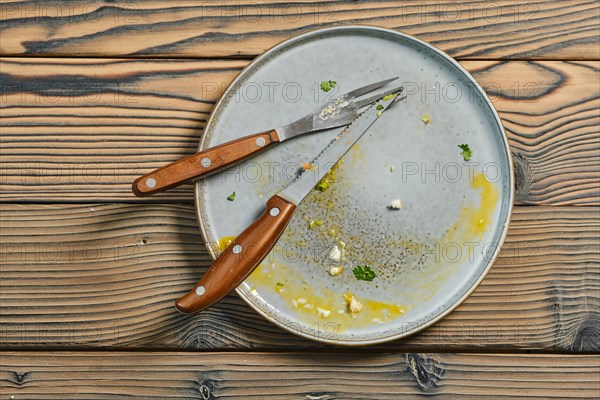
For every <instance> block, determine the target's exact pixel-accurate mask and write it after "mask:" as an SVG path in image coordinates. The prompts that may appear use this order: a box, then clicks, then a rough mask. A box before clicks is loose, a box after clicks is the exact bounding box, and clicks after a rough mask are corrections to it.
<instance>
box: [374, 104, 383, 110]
mask: <svg viewBox="0 0 600 400" xmlns="http://www.w3.org/2000/svg"><path fill="white" fill-rule="evenodd" d="M375 109H376V110H377V111H381V110H383V106H382V105H381V104H377V107H375Z"/></svg>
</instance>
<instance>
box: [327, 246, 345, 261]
mask: <svg viewBox="0 0 600 400" xmlns="http://www.w3.org/2000/svg"><path fill="white" fill-rule="evenodd" d="M341 258H342V251H341V250H340V248H339V247H338V246H337V244H335V245H333V248H332V249H331V251H330V252H329V259H330V260H333V261H340V259H341Z"/></svg>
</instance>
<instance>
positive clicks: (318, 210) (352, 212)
mask: <svg viewBox="0 0 600 400" xmlns="http://www.w3.org/2000/svg"><path fill="white" fill-rule="evenodd" d="M393 76H398V77H400V79H399V81H401V82H403V85H404V88H405V91H404V94H406V95H407V96H408V97H407V99H406V100H404V101H403V102H398V103H396V104H395V105H394V107H392V108H390V109H389V110H388V111H386V112H385V113H384V114H383V116H382V117H381V118H380V119H379V120H378V121H377V122H376V123H375V124H374V125H373V126H372V127H371V129H370V130H369V131H368V132H367V133H366V134H365V135H364V136H363V137H362V138H361V140H360V141H359V142H358V143H357V144H356V145H355V146H354V147H353V148H352V149H351V150H350V151H349V152H348V153H347V154H346V155H345V156H344V158H343V159H342V161H341V163H339V165H338V167H337V168H335V171H334V173H333V174H332V175H330V177H329V180H330V184H329V187H328V188H327V190H325V191H318V190H314V191H313V192H311V193H310V195H309V196H308V197H307V198H306V199H305V200H304V201H303V202H302V203H301V204H300V205H299V207H298V208H297V210H296V213H295V215H294V217H293V219H292V221H291V222H290V224H289V226H288V228H287V229H286V231H285V232H284V234H283V235H282V237H281V239H280V240H279V242H278V243H277V245H276V247H275V248H274V250H273V251H272V252H271V253H270V254H269V256H268V257H267V258H266V259H265V261H263V263H262V264H261V265H260V266H259V267H258V268H257V269H256V270H255V271H254V272H253V273H252V275H251V276H250V277H248V279H247V280H246V281H245V282H244V283H243V284H242V285H241V286H240V287H238V289H237V293H238V294H239V295H240V296H241V297H242V299H244V300H245V301H246V302H247V303H248V304H249V305H250V306H251V307H252V308H254V309H255V310H256V311H258V312H259V313H260V314H261V315H263V316H264V317H265V318H267V319H268V320H270V321H272V322H273V323H275V324H277V325H279V326H281V327H283V328H285V329H287V330H289V331H291V332H293V333H296V334H298V335H300V336H304V337H307V338H310V339H313V340H317V341H321V342H327V343H334V344H340V345H366V344H372V343H378V342H384V341H389V340H392V339H396V338H401V337H405V336H408V335H410V334H412V333H414V332H417V331H419V330H421V329H424V328H425V327H427V326H430V325H431V324H433V323H434V322H436V321H437V320H439V319H440V318H442V317H443V316H444V315H446V314H448V313H449V312H450V311H451V310H452V309H454V308H455V307H456V306H458V305H459V304H460V303H461V302H462V301H463V300H464V299H465V298H466V297H468V295H469V294H470V293H471V292H472V291H473V290H474V289H475V287H476V286H477V285H478V284H479V282H481V280H482V279H483V277H484V276H485V274H486V273H487V271H488V270H489V268H490V267H491V265H492V263H493V260H494V259H495V257H496V255H497V253H498V251H499V249H500V246H501V244H502V242H503V240H504V238H505V235H506V230H507V227H508V222H509V217H510V214H511V210H512V202H513V179H514V178H513V171H512V162H511V158H510V151H509V147H508V141H507V139H506V136H505V133H504V131H503V128H502V125H501V122H500V119H499V117H498V115H497V113H496V111H495V110H494V108H493V106H492V104H491V102H490V101H489V99H488V98H487V97H486V95H485V94H484V92H483V91H482V90H481V88H480V87H479V86H478V85H477V83H476V82H475V80H474V79H473V78H472V77H471V76H470V75H469V74H468V73H467V72H466V71H465V70H464V69H463V68H462V67H461V66H460V65H459V64H458V63H457V62H456V61H454V60H453V59H452V58H450V57H449V56H447V55H446V54H444V53H443V52H441V51H440V50H438V49H436V48H434V47H432V46H431V45H428V44H427V43H425V42H423V41H421V40H418V39H416V38H414V37H411V36H408V35H406V34H403V33H400V32H396V31H392V30H388V29H382V28H376V27H367V26H344V27H334V28H327V29H321V30H317V31H313V32H309V33H306V34H302V35H299V36H297V37H294V38H292V39H289V40H287V41H285V42H283V43H281V44H279V45H277V46H275V47H273V48H272V49H270V50H268V51H267V52H265V53H264V54H263V55H261V56H260V57H258V58H257V59H255V60H254V61H253V62H252V63H250V64H249V65H248V66H247V67H246V68H245V69H244V70H243V71H242V72H241V73H240V74H239V75H238V77H237V78H236V79H235V80H234V81H233V82H232V83H231V85H230V86H229V88H228V89H227V90H226V91H225V93H224V95H223V96H222V98H221V99H220V101H219V102H218V103H217V104H216V106H215V108H214V110H213V112H212V114H211V116H210V119H209V121H208V123H207V126H206V128H205V134H204V137H203V139H202V142H201V143H200V149H203V148H207V147H212V146H215V145H218V144H220V143H223V142H226V141H229V140H233V139H236V138H238V137H240V136H244V135H248V134H251V133H255V132H260V131H263V130H266V129H269V128H274V127H278V126H282V125H285V124H287V123H289V122H291V121H293V120H295V119H297V118H299V117H301V116H303V115H304V114H306V113H308V112H310V111H312V110H313V109H314V108H316V107H317V106H318V105H319V104H322V103H323V102H325V101H327V100H328V99H331V98H334V97H336V96H337V95H339V94H341V93H344V92H346V91H349V90H352V89H354V88H356V87H359V86H362V85H365V84H367V83H370V82H375V81H378V80H383V79H386V78H389V77H393ZM329 80H333V81H335V82H336V86H335V88H333V89H332V90H330V91H329V92H325V91H323V90H322V89H321V87H320V83H321V82H322V81H329ZM341 130H342V128H338V129H332V130H328V131H324V132H320V133H315V134H310V135H305V136H304V137H300V138H297V139H293V140H290V141H288V142H285V143H283V144H281V145H279V146H277V147H276V148H273V149H271V150H268V151H266V152H264V153H261V154H260V155H259V156H257V157H255V158H252V159H250V160H247V161H245V162H244V163H242V164H240V165H237V166H235V167H233V168H230V169H228V170H226V171H223V172H222V173H220V174H217V175H213V176H211V177H208V178H206V179H202V180H199V181H197V182H196V187H195V195H196V207H197V212H198V218H199V222H200V227H201V230H202V234H203V236H204V239H205V241H206V243H207V246H208V249H209V252H210V253H211V255H212V257H213V258H216V257H217V256H218V254H219V253H220V251H221V249H222V248H223V247H224V246H226V245H227V242H228V240H230V239H231V238H232V237H235V236H236V235H238V234H239V233H240V232H241V231H242V230H243V229H244V228H246V227H247V226H248V225H249V224H250V223H251V222H253V221H254V220H255V219H256V218H257V217H258V216H259V215H260V214H261V213H262V212H263V211H264V207H265V203H266V201H267V199H268V198H269V197H271V196H272V195H273V194H275V193H277V192H278V191H279V190H281V189H282V188H284V187H285V186H286V185H288V184H289V183H290V182H291V181H292V180H293V179H295V177H296V176H297V174H298V171H299V169H300V167H301V166H302V165H303V164H304V163H306V162H310V161H311V160H313V159H314V158H315V157H316V156H317V155H318V154H319V153H320V152H321V150H322V149H323V148H324V147H325V146H326V145H327V144H328V143H329V141H330V140H332V138H333V137H334V136H335V135H337V134H338V133H340V132H341ZM463 144H467V145H468V146H469V148H470V149H471V150H472V156H471V157H470V159H469V160H468V161H467V160H466V158H468V157H465V154H464V153H463V150H462V149H461V148H460V147H459V145H463ZM232 192H235V193H236V198H235V200H234V201H229V200H227V197H228V196H229V195H230V194H231V193H232ZM394 200H399V201H400V203H401V205H402V207H401V208H400V209H394V208H391V207H390V204H391V203H392V202H393V201H394ZM336 249H337V250H336ZM338 250H339V253H340V254H336V253H338ZM337 255H341V258H340V259H339V260H337ZM365 266H368V267H369V268H370V269H371V270H372V271H373V272H375V275H376V276H375V278H374V279H373V280H372V281H366V280H359V279H357V277H356V275H355V273H354V272H355V271H358V272H360V271H359V270H357V267H365ZM333 267H342V268H343V271H342V272H341V273H340V274H339V275H336V276H331V274H330V273H331V272H332V271H331V268H333ZM363 270H364V269H363ZM359 276H360V274H359Z"/></svg>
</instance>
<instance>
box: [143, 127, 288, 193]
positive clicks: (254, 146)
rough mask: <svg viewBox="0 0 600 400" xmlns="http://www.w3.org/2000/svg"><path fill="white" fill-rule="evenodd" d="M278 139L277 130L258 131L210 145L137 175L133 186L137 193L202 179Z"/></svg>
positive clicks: (168, 187) (156, 191) (266, 147)
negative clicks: (142, 174)
mask: <svg viewBox="0 0 600 400" xmlns="http://www.w3.org/2000/svg"><path fill="white" fill-rule="evenodd" d="M278 142H279V136H277V132H276V131H275V130H270V131H265V132H260V133H256V134H254V135H250V136H244V137H243V138H240V139H236V140H232V141H230V142H227V143H223V144H221V145H219V146H215V147H211V148H209V149H206V150H204V151H201V152H199V153H196V154H193V155H191V156H188V157H185V158H182V159H181V160H177V161H175V162H172V163H170V164H167V165H165V166H164V167H161V168H159V169H157V170H154V171H152V172H150V173H148V174H146V175H144V176H141V177H139V178H137V179H136V180H135V181H134V182H133V185H132V188H131V189H132V190H133V193H135V195H136V196H139V197H144V196H150V195H152V194H155V193H159V192H163V191H165V190H167V189H170V188H172V187H174V186H177V185H179V184H181V183H183V182H185V181H187V180H189V179H193V178H200V177H203V176H208V175H210V174H213V173H215V172H218V171H220V170H222V169H224V168H226V167H228V166H230V165H232V164H237V163H239V162H241V161H243V160H245V159H247V158H249V157H252V156H254V155H256V154H258V153H260V152H261V151H264V150H266V149H268V148H270V147H272V146H274V145H275V144H276V143H278Z"/></svg>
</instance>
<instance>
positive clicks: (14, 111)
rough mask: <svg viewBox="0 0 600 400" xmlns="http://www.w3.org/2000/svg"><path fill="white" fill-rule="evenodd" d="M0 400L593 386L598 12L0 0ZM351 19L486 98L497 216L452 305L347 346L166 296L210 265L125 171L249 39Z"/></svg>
mask: <svg viewBox="0 0 600 400" xmlns="http://www.w3.org/2000/svg"><path fill="white" fill-rule="evenodd" d="M0 19H1V22H0V24H1V25H0V35H1V36H0V52H1V54H2V56H3V59H2V64H1V66H0V68H1V71H0V72H1V74H0V76H1V79H2V82H1V87H2V93H1V96H2V97H1V100H0V106H1V107H2V108H1V112H2V120H1V153H0V154H1V160H0V161H1V169H0V177H1V178H0V183H1V185H2V189H1V194H0V196H1V201H2V204H1V209H0V210H1V214H0V228H1V230H0V233H1V256H0V257H1V267H0V268H1V280H0V321H1V325H0V329H1V330H0V339H1V346H2V354H1V359H0V369H1V372H0V374H1V375H0V399H2V400H3V399H13V398H14V399H121V398H128V399H138V398H139V399H142V398H144V399H149V398H152V399H164V398H186V399H214V398H236V399H237V398H239V399H249V398H255V397H259V396H260V397H264V398H269V399H283V398H290V399H306V400H316V399H349V398H352V399H359V398H360V399H362V398H369V399H398V398H401V396H405V395H408V396H409V397H421V396H422V397H426V396H430V395H439V394H443V395H445V396H446V397H448V398H460V399H464V398H470V397H473V398H475V397H487V398H490V399H498V398H500V397H501V396H507V397H531V398H534V397H535V398H559V397H561V398H563V397H564V398H594V397H598V396H600V383H599V381H600V358H599V357H598V351H599V349H600V268H599V265H600V241H599V240H600V232H599V231H600V212H599V211H600V208H599V206H600V172H599V171H600V129H599V126H600V114H599V111H598V110H599V107H600V100H599V98H600V86H599V78H600V74H599V70H600V61H599V60H600V40H599V35H600V31H599V23H600V3H599V2H598V1H597V0H593V1H585V0H567V1H549V0H545V1H542V0H530V1H515V0H510V1H509V0H497V1H495V2H483V1H456V0H455V1H448V0H435V1H421V2H386V1H356V2H352V3H351V4H345V3H342V2H317V1H310V0H300V1H296V2H290V3H286V2H266V1H262V0H254V1H246V0H236V1H235V2H232V3H227V2H211V3H208V4H207V3H206V2H200V1H191V0H188V1H184V0H172V1H156V0H137V1H119V2H113V1H108V0H106V1H94V0H91V1H75V2H74V1H51V2H48V1H42V0H31V1H18V0H15V1H9V0H6V1H5V0H2V1H0ZM349 23H354V24H356V23H359V24H371V25H379V26H384V27H389V28H393V29H398V30H402V31H404V32H407V33H409V34H412V35H415V36H418V37H419V38H421V39H423V40H425V41H428V42H430V43H432V44H433V45H435V46H438V47H439V48H441V49H442V50H444V51H446V52H447V53H448V54H450V55H451V56H453V57H455V58H456V59H458V60H459V61H460V63H461V64H462V65H463V66H464V67H465V68H466V69H467V70H469V71H470V72H471V73H472V74H473V76H474V77H475V78H476V79H477V80H478V81H479V83H480V84H481V85H482V86H483V87H484V88H486V90H487V91H488V93H489V95H490V96H491V98H492V99H493V101H494V104H495V106H496V108H497V110H498V111H499V113H500V115H501V117H502V119H503V122H504V126H505V128H506V132H507V134H508V136H509V138H510V142H511V146H512V150H513V152H514V159H515V172H516V178H517V187H516V193H517V196H516V207H515V210H514V215H513V219H512V225H511V227H510V231H509V234H508V238H507V240H506V244H505V245H504V247H503V250H502V252H501V256H500V257H499V259H498V260H497V262H496V263H495V265H494V266H493V268H492V270H491V272H490V273H489V274H488V276H487V277H486V278H485V280H484V281H483V283H482V284H481V286H480V287H479V288H478V289H477V290H476V291H475V293H474V294H473V295H472V296H471V297H470V298H469V299H468V300H467V301H466V302H465V303H464V304H462V305H461V306H460V307H459V308H458V309H457V310H456V311H454V312H453V313H452V314H451V315H449V316H448V317H446V318H444V319H443V320H442V321H441V322H439V323H437V324H436V325H435V326H433V327H431V328H430V329H427V330H426V331H424V332H422V333H420V334H417V335H414V336H412V337H410V338H407V339H404V340H398V341H395V342H392V343H387V344H384V345H378V346H373V347H368V348H361V349H345V348H335V347H331V346H325V345H321V344H317V343H314V342H311V341H308V340H305V339H301V338H299V337H296V336H293V335H291V334H289V333H287V332H285V331H283V330H281V329H279V328H277V327H275V326H273V325H272V324H270V323H268V322H266V321H265V320H264V319H263V318H261V317H260V316H258V315H257V314H256V313H255V312H254V311H252V310H251V309H250V308H249V307H248V306H246V305H245V303H243V302H242V301H241V300H240V299H239V298H237V297H236V296H235V295H231V296H229V297H227V298H226V300H224V301H223V302H221V303H220V304H218V305H217V306H216V307H214V308H212V309H210V310H208V311H207V312H204V313H201V314H199V315H195V316H183V315H181V314H178V313H177V312H176V311H175V309H174V307H173V300H174V299H175V298H177V297H178V296H179V295H181V294H183V293H184V292H185V291H186V290H187V289H189V288H190V287H192V284H193V283H195V282H196V280H197V279H198V277H199V276H200V275H201V273H202V272H203V270H204V269H205V268H206V267H207V265H209V263H210V257H209V255H208V253H207V252H206V250H205V248H204V245H203V243H202V238H201V236H200V235H199V233H198V226H197V222H196V217H195V213H194V207H193V199H192V187H191V185H185V186H181V187H179V188H177V189H174V190H172V191H170V192H168V193H165V194H161V195H159V196H156V197H152V198H147V199H139V198H136V197H134V196H133V195H132V194H131V192H130V183H131V181H132V180H133V179H134V178H135V177H137V176H138V175H140V174H142V173H145V172H147V171H150V170H152V169H154V168H156V167H159V166H161V165H163V164H165V163H167V162H170V161H173V160H176V159H178V158H179V157H181V156H184V155H187V154H191V153H193V152H194V150H195V149H196V146H197V145H198V141H199V139H200V137H201V135H202V128H203V126H204V124H205V122H206V119H207V117H208V114H209V112H210V110H211V108H212V107H213V103H214V102H215V100H216V99H218V98H219V96H220V94H221V93H222V91H223V90H224V88H225V87H226V86H227V84H228V83H229V82H230V81H231V80H232V79H233V78H234V77H235V76H236V74H238V73H239V71H240V70H241V69H242V68H243V67H244V66H245V65H246V64H247V63H248V62H249V60H251V59H252V58H253V57H255V56H257V55H258V54H260V53H261V52H263V51H264V50H265V49H267V48H269V47H270V46H272V45H273V44H275V43H278V42H280V41H281V40H284V39H287V38H289V37H291V36H293V35H296V34H298V33H301V32H305V31H307V30H310V29H314V28H318V27H324V26H332V25H337V24H349Z"/></svg>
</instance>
